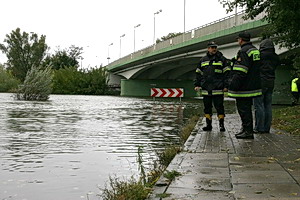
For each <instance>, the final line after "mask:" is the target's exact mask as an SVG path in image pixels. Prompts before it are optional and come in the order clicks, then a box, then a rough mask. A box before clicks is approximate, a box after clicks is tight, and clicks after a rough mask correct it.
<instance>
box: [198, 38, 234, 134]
mask: <svg viewBox="0 0 300 200" xmlns="http://www.w3.org/2000/svg"><path fill="white" fill-rule="evenodd" d="M226 63H227V59H226V58H225V57H224V56H223V54H222V53H221V52H220V51H218V45H217V44H216V43H215V42H209V43H208V45H207V53H206V56H204V57H203V58H201V60H200V62H199V64H198V66H197V69H196V79H195V82H194V85H195V90H196V91H199V90H202V95H203V103H204V114H205V118H206V126H205V127H203V128H202V129H203V130H204V131H211V130H212V114H213V113H212V107H213V105H214V107H215V108H216V110H217V115H218V119H219V126H220V131H222V132H223V131H225V127H224V117H225V112H224V105H223V102H224V92H227V88H228V81H227V77H228V75H227V74H229V73H227V72H228V70H230V68H229V67H227V66H226Z"/></svg>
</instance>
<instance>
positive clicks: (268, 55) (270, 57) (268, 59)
mask: <svg viewBox="0 0 300 200" xmlns="http://www.w3.org/2000/svg"><path fill="white" fill-rule="evenodd" d="M259 50H260V60H261V66H260V76H261V86H262V88H274V80H275V70H276V67H277V66H279V65H280V61H279V57H278V55H277V54H276V53H275V49H274V45H273V43H272V41H271V40H270V39H265V40H263V41H262V42H261V44H260V47H259Z"/></svg>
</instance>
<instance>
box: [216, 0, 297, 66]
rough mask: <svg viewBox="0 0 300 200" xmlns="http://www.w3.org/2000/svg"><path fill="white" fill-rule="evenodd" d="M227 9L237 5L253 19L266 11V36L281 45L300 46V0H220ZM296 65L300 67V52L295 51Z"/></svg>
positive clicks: (290, 47) (247, 16)
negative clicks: (267, 24)
mask: <svg viewBox="0 0 300 200" xmlns="http://www.w3.org/2000/svg"><path fill="white" fill-rule="evenodd" d="M219 2H220V3H221V4H223V6H224V7H227V11H228V12H229V11H233V9H234V8H235V7H243V8H245V9H246V10H245V11H246V16H245V18H251V19H253V18H254V17H255V16H257V15H258V14H260V13H262V12H264V13H265V17H264V18H263V20H266V21H267V22H268V23H269V26H268V27H267V29H266V30H265V32H264V35H265V36H272V37H273V39H274V41H275V42H276V43H277V44H279V45H280V46H281V47H287V48H289V49H295V48H298V47H300V23H299V21H300V15H299V13H300V1H299V0H219ZM293 57H294V58H295V60H294V67H295V68H296V70H299V69H300V61H299V59H297V57H299V52H297V51H294V55H293Z"/></svg>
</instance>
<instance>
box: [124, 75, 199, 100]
mask: <svg viewBox="0 0 300 200" xmlns="http://www.w3.org/2000/svg"><path fill="white" fill-rule="evenodd" d="M150 88H183V89H184V97H195V96H196V92H195V91H194V85H193V81H192V80H182V81H179V80H138V79H132V80H131V79H128V80H126V79H122V80H121V96H135V97H150V96H151V95H150Z"/></svg>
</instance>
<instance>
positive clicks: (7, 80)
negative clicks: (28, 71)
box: [0, 66, 19, 92]
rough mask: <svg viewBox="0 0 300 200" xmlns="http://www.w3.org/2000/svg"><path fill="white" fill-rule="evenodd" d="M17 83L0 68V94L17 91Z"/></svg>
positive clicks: (8, 72) (9, 74) (8, 73)
mask: <svg viewBox="0 0 300 200" xmlns="http://www.w3.org/2000/svg"><path fill="white" fill-rule="evenodd" d="M18 85H19V81H18V80H17V79H16V78H15V77H14V76H13V75H12V74H11V73H10V71H7V70H6V69H4V68H3V66H0V92H12V91H13V90H15V89H17V88H18Z"/></svg>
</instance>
